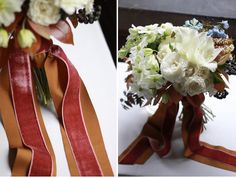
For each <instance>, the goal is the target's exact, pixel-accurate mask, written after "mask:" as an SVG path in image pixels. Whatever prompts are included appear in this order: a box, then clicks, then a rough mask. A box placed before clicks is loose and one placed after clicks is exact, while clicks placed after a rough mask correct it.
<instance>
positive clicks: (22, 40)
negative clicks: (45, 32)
mask: <svg viewBox="0 0 236 178" xmlns="http://www.w3.org/2000/svg"><path fill="white" fill-rule="evenodd" d="M17 40H18V43H19V45H20V47H21V48H29V47H31V46H32V44H33V43H34V42H36V37H35V36H34V34H33V33H32V32H31V31H30V30H27V29H24V28H23V29H21V30H20V32H19V33H18V36H17Z"/></svg>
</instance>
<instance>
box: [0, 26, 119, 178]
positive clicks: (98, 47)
mask: <svg viewBox="0 0 236 178" xmlns="http://www.w3.org/2000/svg"><path fill="white" fill-rule="evenodd" d="M114 35H115V32H114ZM74 39H75V45H74V46H72V45H63V44H60V45H61V47H62V48H63V49H64V50H65V52H66V54H67V55H68V58H69V59H70V60H71V61H72V63H73V64H74V65H75V67H76V68H77V70H78V71H79V74H80V76H81V78H82V79H83V81H84V83H85V85H86V87H87V89H88V92H89V95H90V97H91V100H92V103H93V105H94V107H95V110H96V113H97V116H98V119H99V122H100V126H101V130H102V134H103V138H104V141H105V146H106V149H107V153H108V156H109V159H110V162H111V165H112V168H113V171H114V173H115V174H116V163H117V158H116V157H117V156H116V155H117V153H116V150H117V149H116V148H117V139H116V138H117V129H116V128H117V124H116V123H117V119H116V118H117V105H116V103H117V102H116V69H115V66H114V64H113V61H112V57H111V54H110V51H109V49H108V46H107V44H106V41H105V38H104V36H103V33H102V31H101V28H100V25H99V23H94V24H93V25H79V27H78V28H77V29H76V30H75V31H74ZM57 43H59V42H57ZM42 113H43V118H44V122H45V125H46V129H47V131H48V134H49V137H50V140H51V142H52V145H53V148H54V152H55V154H56V162H57V175H59V176H69V175H70V174H69V170H68V166H67V161H66V157H65V153H64V148H63V143H62V139H61V133H60V129H59V123H58V121H57V119H56V118H55V116H54V115H53V114H52V113H51V112H50V111H48V110H46V109H44V108H42ZM8 151H9V148H8V142H7V137H6V133H5V131H4V128H3V126H2V124H1V123H0V176H10V175H11V171H10V168H9V165H8Z"/></svg>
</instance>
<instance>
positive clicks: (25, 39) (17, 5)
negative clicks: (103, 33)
mask: <svg viewBox="0 0 236 178" xmlns="http://www.w3.org/2000/svg"><path fill="white" fill-rule="evenodd" d="M24 2H26V1H25V0H0V47H4V48H7V46H8V41H9V35H8V32H7V31H6V30H5V29H4V28H3V27H2V26H5V27H8V26H9V25H11V24H12V23H13V22H14V21H15V18H16V17H15V16H16V14H15V13H16V12H21V11H22V5H23V3H24ZM93 5H94V0H29V9H28V11H27V16H28V18H29V19H31V20H32V21H33V22H34V23H36V24H39V25H43V26H49V25H52V24H56V23H57V22H58V21H59V20H60V19H61V18H62V17H61V16H62V13H61V11H62V10H63V11H64V12H65V13H67V14H68V15H72V14H74V13H75V12H76V11H77V10H79V9H84V8H85V10H86V13H91V12H92V11H93ZM17 39H18V42H19V45H20V47H21V48H27V47H31V46H32V44H33V43H34V42H35V41H36V37H35V36H34V34H33V33H32V32H31V31H30V30H29V29H25V27H24V26H23V28H22V29H21V31H20V32H19V34H18V37H17Z"/></svg>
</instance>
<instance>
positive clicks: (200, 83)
mask: <svg viewBox="0 0 236 178" xmlns="http://www.w3.org/2000/svg"><path fill="white" fill-rule="evenodd" d="M184 90H185V91H186V93H188V94H189V95H190V96H194V95H198V94H200V93H203V92H204V91H205V90H206V84H205V80H204V78H202V77H199V76H197V75H194V76H192V77H189V78H187V80H186V81H185V83H184Z"/></svg>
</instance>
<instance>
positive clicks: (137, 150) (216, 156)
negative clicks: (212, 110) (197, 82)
mask: <svg viewBox="0 0 236 178" xmlns="http://www.w3.org/2000/svg"><path fill="white" fill-rule="evenodd" d="M170 98H171V97H170ZM175 101H176V102H175V103H173V102H171V101H170V102H169V104H163V103H160V105H159V108H158V109H157V111H156V113H155V114H154V115H153V116H152V117H151V118H149V120H148V122H147V123H146V124H145V125H144V127H143V130H142V132H141V134H140V135H139V136H138V137H137V139H135V141H134V142H133V143H131V144H130V146H129V147H128V148H127V149H126V150H125V151H124V152H123V153H122V154H121V155H120V156H119V164H144V163H145V161H146V160H147V159H148V158H149V157H150V156H151V155H152V153H153V152H155V153H157V154H158V155H159V156H160V157H162V156H165V155H166V154H167V153H168V152H169V150H170V147H171V144H170V143H171V135H172V133H173V127H174V124H175V122H174V120H175V119H176V115H177V112H178V105H177V104H176V103H177V102H179V101H182V103H183V123H182V137H183V141H184V145H185V152H184V156H186V157H187V158H190V159H193V160H195V161H199V162H201V163H204V164H208V165H211V166H215V167H218V168H222V169H226V170H230V171H235V172H236V152H235V151H232V150H229V149H226V148H224V147H221V146H212V145H210V144H208V143H205V142H201V141H200V140H199V138H200V134H201V132H202V126H203V125H202V124H203V122H202V121H203V111H202V108H201V104H202V103H203V102H204V95H203V94H200V95H197V96H193V97H183V98H179V100H175ZM140 160H141V161H140Z"/></svg>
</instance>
